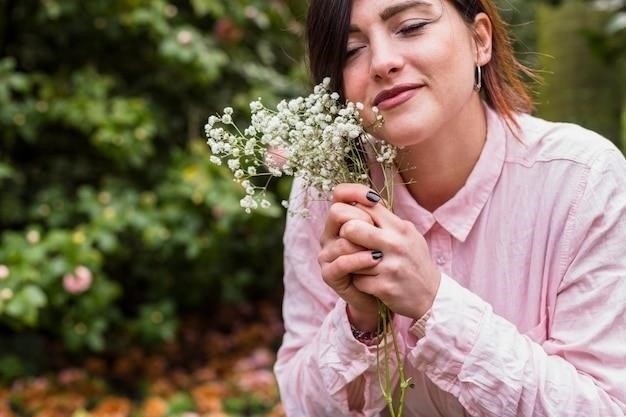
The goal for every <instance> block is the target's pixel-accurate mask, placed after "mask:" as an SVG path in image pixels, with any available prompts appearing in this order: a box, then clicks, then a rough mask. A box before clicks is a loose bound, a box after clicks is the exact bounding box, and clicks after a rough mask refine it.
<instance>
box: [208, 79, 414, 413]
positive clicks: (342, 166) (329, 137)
mask: <svg viewBox="0 0 626 417" xmlns="http://www.w3.org/2000/svg"><path fill="white" fill-rule="evenodd" d="M329 84H330V79H328V78H326V79H324V80H323V82H322V83H320V84H318V85H316V86H315V88H314V90H313V93H312V94H310V95H309V96H307V97H298V98H295V99H291V100H283V101H281V102H280V103H279V104H278V105H277V107H276V110H272V109H268V108H267V107H265V106H264V105H263V104H262V102H261V99H258V100H256V101H253V102H252V103H250V111H251V123H250V126H248V127H247V128H245V129H243V130H241V129H240V128H239V127H237V125H236V124H235V122H234V120H233V109H232V108H230V107H227V108H225V109H224V111H223V113H222V114H221V115H217V116H210V117H209V120H208V122H207V124H206V126H205V130H206V135H207V138H208V140H207V143H208V145H209V146H210V148H211V153H212V155H211V161H212V162H214V163H215V164H218V165H222V164H226V166H227V167H228V168H229V169H230V170H231V171H232V172H233V178H234V180H235V181H237V182H239V183H240V184H241V185H242V186H243V188H244V190H245V193H246V195H245V197H244V198H242V199H241V206H242V207H243V208H244V210H245V211H246V212H247V213H250V212H251V211H252V210H254V209H257V208H259V207H268V206H269V205H270V202H269V199H268V198H267V196H266V192H267V187H268V185H269V183H270V181H271V179H272V178H276V177H281V176H283V175H287V176H293V177H298V178H301V179H302V181H303V183H304V186H305V187H307V188H312V189H315V190H317V191H318V192H319V194H320V199H325V198H329V194H330V192H331V191H332V190H333V188H334V187H335V186H336V185H338V184H341V183H361V184H366V185H368V186H372V184H371V177H370V167H371V164H374V163H376V164H379V166H380V168H381V169H382V172H383V176H384V178H385V184H383V188H384V191H385V193H384V195H385V197H386V199H387V204H388V205H391V190H392V189H393V187H392V184H391V181H392V180H393V177H394V174H393V173H394V172H395V158H396V148H395V147H394V146H392V145H390V144H388V143H386V142H384V141H381V140H378V139H376V138H375V137H373V136H372V135H370V134H369V133H367V132H366V130H365V128H364V126H363V120H362V118H361V116H360V111H361V110H363V106H362V104H360V103H351V102H347V103H345V104H344V103H342V102H340V97H339V94H337V93H336V92H331V91H329V89H328V86H329ZM372 111H373V112H374V114H375V115H376V120H375V122H374V124H373V126H371V127H372V128H375V127H376V126H377V125H379V124H382V123H383V118H382V116H381V115H380V114H379V112H378V109H376V108H373V109H372ZM390 173H391V174H390ZM377 191H379V192H380V191H383V190H377ZM283 205H284V206H285V207H289V204H288V202H285V201H284V202H283ZM289 209H290V211H291V212H292V213H299V214H301V215H305V216H306V214H307V213H308V211H307V208H306V207H289ZM379 307H380V308H379V313H380V320H379V322H380V324H379V330H380V331H381V333H382V334H390V335H391V337H390V338H391V348H392V349H393V351H394V353H395V360H396V362H397V366H398V374H399V378H400V400H399V402H400V404H399V406H398V409H397V410H396V409H394V406H393V399H392V390H393V383H392V378H391V375H390V366H389V361H390V360H391V356H390V352H389V347H390V346H389V345H388V338H387V337H383V339H382V340H383V342H382V344H383V346H382V356H383V357H382V358H379V356H378V355H377V359H378V362H379V366H378V375H379V380H380V384H381V389H382V391H383V395H384V397H385V400H386V402H387V406H388V408H389V411H390V413H391V416H394V417H400V416H401V415H402V409H403V400H404V392H405V390H406V388H407V387H409V386H410V381H409V380H407V379H405V377H404V368H403V364H402V360H401V358H400V354H399V350H398V346H397V345H396V338H395V332H394V329H393V321H390V320H387V318H388V317H389V309H388V308H387V307H386V306H385V305H384V304H382V303H379ZM381 359H382V362H384V364H385V365H386V366H384V367H383V366H380V365H381Z"/></svg>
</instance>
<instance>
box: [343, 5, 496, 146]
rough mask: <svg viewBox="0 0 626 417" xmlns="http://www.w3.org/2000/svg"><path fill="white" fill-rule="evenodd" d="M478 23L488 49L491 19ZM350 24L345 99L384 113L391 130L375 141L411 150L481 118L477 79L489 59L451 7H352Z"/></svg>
mask: <svg viewBox="0 0 626 417" xmlns="http://www.w3.org/2000/svg"><path fill="white" fill-rule="evenodd" d="M479 16H482V17H481V18H482V19H483V20H486V21H487V23H486V24H482V23H478V24H476V23H475V26H476V27H475V29H477V33H478V34H479V39H481V38H480V33H481V32H484V29H485V25H486V28H487V30H488V37H489V45H490V37H491V31H490V25H489V23H488V19H487V17H486V15H484V14H479ZM481 18H478V19H477V21H480V19H481ZM350 23H351V29H350V35H349V38H348V44H347V47H346V48H347V53H348V58H347V62H346V65H345V67H344V70H343V75H344V88H345V95H346V98H347V99H348V100H350V101H353V102H361V103H363V104H364V106H365V108H366V109H368V108H370V107H371V106H377V107H378V108H379V110H380V112H381V114H382V115H383V117H384V119H385V122H384V125H383V126H382V127H380V128H376V129H377V130H375V131H374V132H373V133H374V134H376V135H377V136H379V137H382V138H384V139H385V140H387V141H389V142H391V143H393V144H395V145H398V146H410V145H414V144H417V143H420V142H422V141H424V140H427V139H428V138H431V137H433V136H435V135H440V134H445V132H448V133H449V134H451V133H452V132H454V129H457V130H458V131H459V132H460V131H462V128H463V125H464V124H465V123H467V122H468V121H469V120H472V117H474V118H476V119H477V118H478V117H479V116H481V115H482V113H478V114H474V113H477V112H481V111H482V109H481V105H480V98H479V96H478V94H477V93H476V92H475V91H474V88H473V87H474V74H475V67H476V64H477V63H478V64H480V65H484V64H485V63H486V62H487V61H488V60H489V57H490V55H489V56H486V55H485V54H484V53H483V49H484V48H482V46H481V47H480V48H479V46H478V45H482V44H483V43H484V42H483V40H482V39H481V40H480V42H478V43H477V42H476V41H475V39H474V36H473V33H472V27H469V26H468V25H467V24H466V23H465V22H464V21H463V19H462V17H461V16H460V14H459V13H458V12H457V11H456V9H455V8H454V7H453V6H452V5H451V4H450V3H448V2H447V0H354V2H353V7H352V15H351V22H350ZM483 23H484V22H483ZM483 35H484V34H483ZM483 46H484V45H483ZM479 49H480V51H479ZM367 113H368V112H367V111H366V113H364V114H363V116H364V118H365V119H366V121H367V120H371V117H372V114H371V113H370V114H367ZM450 129H452V130H450Z"/></svg>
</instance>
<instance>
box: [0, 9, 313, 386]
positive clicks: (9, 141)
mask: <svg viewBox="0 0 626 417" xmlns="http://www.w3.org/2000/svg"><path fill="white" fill-rule="evenodd" d="M2 7H3V10H2V13H0V24H1V27H0V36H1V38H0V139H1V140H0V336H1V337H2V338H3V340H9V339H10V338H11V337H14V336H17V335H18V334H19V333H22V334H23V333H25V332H27V331H29V332H32V331H34V332H35V333H39V334H44V335H50V336H52V337H57V338H60V339H62V340H63V342H64V344H65V346H66V347H67V348H69V349H73V350H75V351H77V352H81V351H85V350H95V351H103V350H107V349H122V348H124V347H125V346H126V345H127V344H128V343H131V342H137V341H143V342H144V343H158V342H160V341H163V340H167V339H169V338H171V337H172V335H173V334H174V333H175V330H176V323H177V317H178V315H179V314H180V313H181V312H182V311H184V310H190V309H195V310H201V309H207V311H210V306H211V305H213V304H215V303H219V302H225V301H230V302H235V301H241V300H244V299H247V298H251V297H259V296H263V295H266V294H269V293H272V292H277V291H280V288H281V287H280V285H281V270H282V262H281V249H282V248H281V244H280V237H281V234H282V219H281V218H280V216H281V215H282V212H281V211H280V210H279V209H278V208H274V209H272V210H268V211H266V212H265V213H263V214H261V215H254V216H249V215H245V214H243V213H242V211H241V209H240V208H239V198H240V196H241V190H240V189H239V188H237V186H236V185H235V184H234V183H233V182H232V181H231V180H230V177H229V176H228V174H227V173H226V172H225V171H223V170H221V169H218V168H216V167H214V166H212V165H210V164H209V163H208V147H207V146H206V144H205V140H204V138H203V137H202V135H203V125H204V122H205V120H206V117H207V116H208V115H209V114H212V113H216V112H218V111H220V110H221V109H222V108H223V107H224V106H226V105H233V106H234V107H236V108H238V109H239V111H241V112H244V113H245V112H246V111H248V109H247V105H248V102H249V101H250V100H251V99H253V98H256V97H257V96H263V97H264V100H266V101H268V102H272V101H275V100H277V98H282V97H285V96H293V95H297V94H301V93H302V92H303V86H304V84H305V82H304V79H305V74H304V71H303V69H302V66H301V64H300V62H301V59H300V57H301V54H302V50H301V48H302V41H301V36H300V35H301V27H300V23H298V22H299V21H300V20H301V16H302V13H303V10H302V9H303V5H302V4H301V2H298V1H295V0H294V1H280V0H275V1H260V0H259V1H255V0H236V1H228V2H227V1H218V0H190V1H182V0H181V1H171V2H167V1H164V0H150V1H147V0H115V1H102V0H100V1H89V2H83V1H79V0H65V1H59V0H45V1H40V2H22V1H16V0H6V1H5V2H4V3H3V6H2ZM287 189H288V183H286V182H285V183H282V184H279V185H278V187H277V189H276V190H275V191H276V192H277V193H278V194H279V195H280V198H284V197H285V194H286V192H287ZM277 206H278V205H277ZM10 346H13V345H12V344H11V343H3V346H2V347H0V363H3V362H2V361H3V360H4V362H7V363H9V362H10V363H12V364H13V365H12V366H10V367H7V368H6V369H10V370H11V372H13V373H19V372H18V370H19V369H20V367H19V365H18V364H15V363H14V358H15V354H16V353H19V352H16V350H17V349H13V348H11V347H10ZM2 355H4V356H2ZM2 358H5V359H2ZM3 368H4V367H3ZM0 372H1V371H0ZM5 376H6V375H5Z"/></svg>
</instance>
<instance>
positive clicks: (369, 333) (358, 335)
mask: <svg viewBox="0 0 626 417" xmlns="http://www.w3.org/2000/svg"><path fill="white" fill-rule="evenodd" d="M350 329H351V330H352V336H354V338H355V339H356V340H358V341H359V342H361V343H363V344H364V345H366V346H374V345H377V344H378V342H380V340H381V339H382V330H381V331H378V330H366V331H363V330H359V329H357V328H356V327H354V326H353V325H352V324H351V325H350Z"/></svg>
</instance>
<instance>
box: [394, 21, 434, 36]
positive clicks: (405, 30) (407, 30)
mask: <svg viewBox="0 0 626 417" xmlns="http://www.w3.org/2000/svg"><path fill="white" fill-rule="evenodd" d="M428 23H430V22H418V23H410V24H407V25H405V26H402V27H401V28H400V29H398V33H399V34H401V35H412V34H414V33H417V32H419V31H420V30H422V28H423V27H424V26H426V25H427V24H428Z"/></svg>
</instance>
